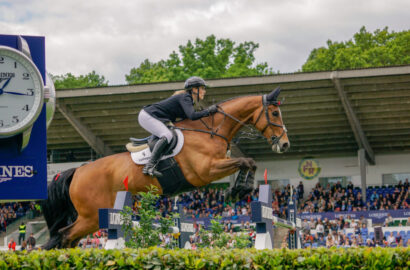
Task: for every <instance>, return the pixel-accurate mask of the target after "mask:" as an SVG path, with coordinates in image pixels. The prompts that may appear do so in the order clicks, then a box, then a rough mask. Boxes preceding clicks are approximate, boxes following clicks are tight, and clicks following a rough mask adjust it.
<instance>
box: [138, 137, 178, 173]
mask: <svg viewBox="0 0 410 270" xmlns="http://www.w3.org/2000/svg"><path fill="white" fill-rule="evenodd" d="M175 132H176V134H177V136H178V143H177V145H176V146H175V148H174V149H173V150H172V154H170V155H166V156H162V158H161V160H164V159H167V158H170V157H173V156H176V155H178V154H179V152H181V149H182V147H183V146H184V135H183V134H182V131H181V130H179V129H175ZM150 157H151V150H150V149H149V147H147V148H145V149H144V150H141V151H139V152H133V153H131V159H132V161H134V162H135V164H139V165H145V164H147V163H148V161H149V159H150Z"/></svg>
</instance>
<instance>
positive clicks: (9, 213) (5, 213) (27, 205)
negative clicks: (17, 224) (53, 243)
mask: <svg viewBox="0 0 410 270" xmlns="http://www.w3.org/2000/svg"><path fill="white" fill-rule="evenodd" d="M29 211H32V213H33V217H35V216H38V215H39V214H40V206H39V205H38V204H37V203H35V202H13V203H0V233H1V232H5V231H6V228H7V226H8V225H9V224H11V223H13V222H14V221H17V220H18V219H19V218H21V217H23V216H24V215H26V213H27V212H29Z"/></svg>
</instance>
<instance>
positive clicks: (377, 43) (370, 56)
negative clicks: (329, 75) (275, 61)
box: [302, 26, 410, 72]
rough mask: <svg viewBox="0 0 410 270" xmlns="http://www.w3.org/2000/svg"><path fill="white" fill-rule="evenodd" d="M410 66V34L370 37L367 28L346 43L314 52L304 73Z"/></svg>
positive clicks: (330, 44)
mask: <svg viewBox="0 0 410 270" xmlns="http://www.w3.org/2000/svg"><path fill="white" fill-rule="evenodd" d="M408 64H410V30H406V31H402V32H394V31H392V32H389V31H388V28H387V27H385V28H384V29H383V30H380V29H377V30H375V31H374V33H370V32H368V31H367V30H366V28H365V27H364V26H363V27H362V28H361V29H360V31H359V32H358V33H356V34H354V36H353V40H348V41H346V42H333V41H331V40H328V41H327V47H320V48H316V49H313V50H312V51H311V53H310V55H309V57H308V59H307V61H306V63H305V64H304V65H303V66H302V71H304V72H308V71H324V70H340V69H354V68H367V67H382V66H392V65H408Z"/></svg>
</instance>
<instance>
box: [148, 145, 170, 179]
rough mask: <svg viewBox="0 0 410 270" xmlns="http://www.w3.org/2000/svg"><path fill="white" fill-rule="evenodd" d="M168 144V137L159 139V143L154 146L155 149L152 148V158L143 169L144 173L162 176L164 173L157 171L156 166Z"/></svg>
mask: <svg viewBox="0 0 410 270" xmlns="http://www.w3.org/2000/svg"><path fill="white" fill-rule="evenodd" d="M167 145H168V141H167V138H166V137H161V139H159V140H158V141H157V143H156V144H155V146H154V149H152V153H151V159H150V160H149V161H148V163H147V164H146V165H145V167H144V169H142V173H143V174H147V175H151V176H156V177H161V176H162V173H160V172H159V171H157V170H156V169H155V167H156V166H157V163H158V161H159V159H160V158H161V157H162V152H163V151H164V150H165V148H166V147H167Z"/></svg>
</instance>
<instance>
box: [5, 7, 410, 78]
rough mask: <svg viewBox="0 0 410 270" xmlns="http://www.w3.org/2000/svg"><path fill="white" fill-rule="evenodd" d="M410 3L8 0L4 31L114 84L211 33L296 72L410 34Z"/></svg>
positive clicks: (52, 69) (51, 66) (57, 64)
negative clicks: (355, 42)
mask: <svg viewBox="0 0 410 270" xmlns="http://www.w3.org/2000/svg"><path fill="white" fill-rule="evenodd" d="M409 11H410V1H409V0H282V1H277V0H219V1H218V0H117V1H107V0H0V34H13V35H34V36H45V39H46V65H47V71H48V72H49V73H51V74H53V75H62V74H66V73H69V72H70V73H72V74H74V75H76V76H78V75H81V74H82V75H85V74H88V73H89V72H91V71H93V70H95V71H96V72H97V73H98V74H100V75H103V76H104V77H105V79H106V80H108V81H109V84H110V85H119V84H126V81H125V75H126V74H129V72H130V70H131V69H132V68H133V67H138V66H139V65H140V63H141V62H142V61H143V60H144V59H149V60H150V61H153V62H156V61H159V60H161V59H167V58H168V56H169V55H170V53H172V51H178V46H179V45H185V44H186V43H187V42H188V40H191V41H194V40H195V39H196V38H200V39H205V38H206V37H207V36H209V35H212V34H213V35H215V36H216V38H218V39H221V38H229V39H231V40H233V41H235V42H236V43H241V42H244V41H253V42H256V43H259V48H258V49H257V51H256V53H255V56H256V63H261V62H267V63H268V65H269V66H270V67H272V69H273V70H274V71H280V72H282V73H288V72H296V71H298V70H300V69H301V67H302V65H303V64H304V63H305V61H306V59H307V57H308V56H309V53H310V52H311V50H312V49H314V48H318V47H322V46H326V41H327V40H329V39H330V40H332V41H347V40H349V39H351V38H352V37H353V35H354V34H355V33H357V32H358V31H359V30H360V28H361V27H362V26H365V27H366V29H367V30H368V31H371V32H373V31H374V30H376V29H383V28H384V27H386V26H388V27H389V30H390V31H396V32H399V31H403V30H409V29H410V16H409Z"/></svg>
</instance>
